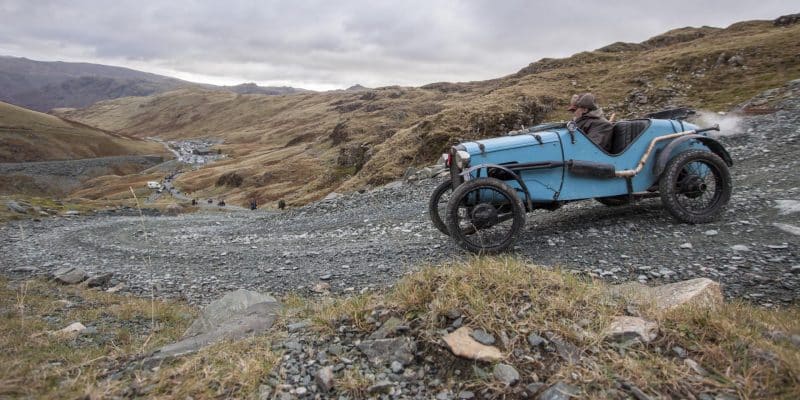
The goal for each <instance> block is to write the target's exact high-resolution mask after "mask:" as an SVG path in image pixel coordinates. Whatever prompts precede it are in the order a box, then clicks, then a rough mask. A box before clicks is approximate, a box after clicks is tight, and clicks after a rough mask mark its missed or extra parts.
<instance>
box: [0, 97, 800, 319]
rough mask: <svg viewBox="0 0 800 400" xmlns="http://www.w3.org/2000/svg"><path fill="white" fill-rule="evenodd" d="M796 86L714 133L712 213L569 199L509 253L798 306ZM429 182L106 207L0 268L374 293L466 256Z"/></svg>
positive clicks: (14, 249) (61, 224) (25, 231)
mask: <svg viewBox="0 0 800 400" xmlns="http://www.w3.org/2000/svg"><path fill="white" fill-rule="evenodd" d="M795 86H796V89H795V91H794V92H793V93H794V94H793V95H792V97H790V98H788V99H786V100H784V101H783V102H782V103H781V104H780V105H779V108H782V109H783V110H782V111H778V112H776V113H774V114H767V115H760V116H750V117H746V118H745V119H744V120H743V122H742V125H741V127H742V131H743V132H747V133H745V134H742V135H738V136H732V137H726V138H723V139H722V140H723V142H724V143H725V145H726V146H727V147H728V149H729V150H730V152H731V153H732V155H733V158H734V160H735V163H736V164H735V165H734V167H733V169H732V173H733V176H734V195H733V198H732V200H731V204H730V206H729V208H728V210H727V211H726V213H725V214H724V216H723V218H722V219H721V220H720V221H718V222H715V223H711V224H705V225H686V224H681V223H678V222H676V221H674V220H673V219H672V218H671V217H670V216H669V215H668V214H667V213H666V211H665V210H664V209H663V208H662V206H661V203H660V201H659V200H658V199H652V200H646V201H643V202H640V203H637V204H635V205H631V206H623V207H618V208H609V207H606V206H603V205H601V204H599V203H596V202H592V201H588V202H581V203H573V204H569V205H567V206H565V207H563V208H561V209H559V210H558V211H556V212H546V211H537V212H534V213H531V214H529V215H528V222H527V225H526V228H525V232H524V235H523V237H522V238H521V240H520V241H519V242H518V245H517V247H516V249H515V252H516V253H518V254H520V255H521V256H523V257H526V258H529V259H530V260H531V261H532V262H535V263H538V264H542V265H547V266H561V267H563V268H565V269H567V270H574V271H575V272H577V273H582V274H583V273H586V274H591V275H594V276H597V277H601V278H602V279H605V280H608V281H612V282H620V281H626V280H642V281H646V282H649V283H655V282H669V281H674V280H681V279H687V278H692V277H700V276H705V277H709V278H711V279H715V280H719V281H721V282H722V283H723V284H724V287H725V292H726V294H727V295H728V296H729V297H743V298H745V299H749V300H751V301H754V302H758V303H760V304H765V305H779V304H787V303H798V300H800V292H798V288H800V236H798V234H800V228H797V227H798V226H800V205H798V203H797V201H798V200H800V174H798V172H797V171H800V161H799V160H800V113H798V111H800V83H798V84H797V85H795ZM435 184H436V182H435V181H433V180H426V181H422V182H418V183H413V184H405V185H404V186H402V187H400V188H381V189H378V190H375V191H373V192H368V193H365V194H358V193H354V194H350V195H346V196H343V197H341V198H339V199H336V200H333V201H328V202H321V203H315V204H311V205H309V206H306V207H303V208H299V209H295V210H292V211H288V212H280V213H279V212H269V211H261V210H259V211H255V212H251V211H239V212H227V213H218V212H201V213H196V214H191V215H182V216H176V217H145V219H144V229H143V228H142V226H141V223H140V220H139V218H138V217H133V216H117V215H110V214H102V215H95V216H89V217H77V218H73V219H68V218H57V219H48V220H44V221H41V222H33V221H29V222H21V223H17V222H14V223H10V224H6V225H4V226H2V227H0V237H1V238H2V239H0V257H2V259H3V260H4V262H3V264H2V268H1V270H2V271H3V272H4V273H6V274H28V273H31V272H11V271H12V270H14V269H18V268H22V269H24V268H26V267H36V268H37V271H36V272H34V273H46V272H51V271H53V270H55V269H57V268H59V267H62V266H78V267H83V268H85V269H87V270H88V271H90V272H104V271H112V272H114V273H115V275H114V276H115V279H116V280H118V281H121V282H124V283H125V284H126V285H127V287H128V289H127V290H130V291H132V292H135V293H143V292H145V291H146V290H147V288H148V287H149V285H148V284H149V282H150V280H151V276H152V281H153V283H155V284H156V286H157V287H158V288H159V291H160V292H161V293H162V294H164V295H167V296H185V297H187V298H188V299H189V300H190V301H192V302H197V303H205V302H207V301H209V300H211V299H213V298H215V297H218V296H219V294H220V293H222V292H226V291H228V290H230V289H234V288H248V289H254V290H261V291H266V292H271V293H287V292H293V291H301V292H306V291H309V290H310V288H311V287H312V286H313V285H315V284H316V283H318V282H320V280H326V281H328V282H329V283H330V284H331V287H332V290H333V291H336V292H341V291H360V290H362V289H364V288H367V287H371V288H375V287H382V286H385V285H390V284H392V283H393V282H395V281H396V280H397V278H398V277H400V276H401V275H403V274H404V273H406V272H407V271H409V270H411V269H413V268H414V267H415V266H417V265H419V264H420V263H426V262H441V261H446V260H451V259H457V258H461V257H463V254H464V253H463V252H462V251H461V250H460V249H458V248H456V247H455V245H453V244H452V242H451V241H450V240H449V238H447V237H445V236H443V235H441V234H440V233H439V232H438V231H436V230H435V229H434V228H433V227H432V226H431V224H430V223H429V222H428V217H427V213H426V203H427V197H428V194H429V193H430V191H431V190H432V189H433V187H434V185H435ZM793 229H795V230H796V231H794V233H792V231H793ZM145 232H147V233H145ZM734 246H736V247H734ZM148 259H149V260H150V261H149V262H148V261H147V260H148Z"/></svg>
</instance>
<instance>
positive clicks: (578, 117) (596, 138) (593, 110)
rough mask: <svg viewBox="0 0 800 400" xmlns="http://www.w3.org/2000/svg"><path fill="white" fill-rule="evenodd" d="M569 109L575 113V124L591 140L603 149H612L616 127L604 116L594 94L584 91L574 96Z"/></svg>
mask: <svg viewBox="0 0 800 400" xmlns="http://www.w3.org/2000/svg"><path fill="white" fill-rule="evenodd" d="M568 110H569V111H572V112H573V113H574V116H575V118H574V121H575V124H576V125H578V129H580V130H581V132H583V133H584V134H585V135H586V137H588V138H589V140H591V141H592V142H594V143H595V144H596V145H597V146H599V147H601V148H602V149H603V150H606V151H609V150H610V149H611V132H612V130H613V129H614V127H613V125H611V123H610V122H608V120H606V119H605V118H603V112H602V110H600V109H599V108H598V107H597V103H596V102H595V98H594V95H592V94H591V93H584V94H583V95H580V96H579V95H574V96H572V99H571V101H570V105H569V108H568Z"/></svg>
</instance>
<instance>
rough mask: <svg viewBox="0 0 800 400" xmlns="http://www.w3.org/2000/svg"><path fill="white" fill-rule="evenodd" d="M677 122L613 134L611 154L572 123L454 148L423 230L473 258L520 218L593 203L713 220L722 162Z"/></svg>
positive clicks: (725, 172)
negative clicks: (651, 207)
mask: <svg viewBox="0 0 800 400" xmlns="http://www.w3.org/2000/svg"><path fill="white" fill-rule="evenodd" d="M712 130H717V131H718V130H719V127H718V126H714V127H711V128H706V129H700V128H699V127H698V126H696V125H693V124H691V123H688V122H685V121H683V120H680V119H653V118H649V119H637V120H630V121H620V122H617V123H616V124H615V125H614V130H613V137H612V142H611V149H609V150H606V149H602V148H600V147H598V146H597V145H595V144H594V142H592V141H591V140H589V139H588V138H587V137H586V136H585V135H584V134H583V133H582V132H581V131H580V130H579V129H577V127H576V126H575V124H574V123H572V122H569V123H557V124H546V125H539V126H534V127H531V128H528V129H523V130H521V131H514V132H509V134H507V135H506V136H501V137H497V138H492V139H486V140H477V141H472V142H464V143H460V144H458V145H456V146H453V147H452V148H450V150H449V152H448V153H447V154H444V155H443V161H444V162H445V164H446V165H447V166H448V167H449V168H450V179H448V180H447V181H445V182H442V183H441V184H440V185H439V186H438V187H437V188H436V189H435V190H434V192H433V194H432V195H431V198H430V202H429V213H430V217H431V220H432V221H433V224H434V225H435V226H436V228H437V229H439V230H440V231H441V232H442V233H444V234H446V235H449V236H450V237H452V238H453V240H455V241H456V243H458V245H459V246H461V247H462V248H464V249H466V250H469V251H472V252H478V253H494V252H500V251H503V250H505V249H507V248H508V247H509V246H511V245H512V244H513V243H514V242H515V240H516V238H517V236H518V235H519V233H520V231H521V230H522V228H523V226H524V225H525V214H526V212H528V211H532V210H535V209H548V210H554V209H556V208H558V207H559V206H561V205H562V204H564V203H567V202H571V201H576V200H586V199H596V200H597V201H599V202H601V203H603V204H605V205H608V206H618V205H623V204H628V203H631V202H633V201H634V200H636V199H640V198H646V197H655V196H660V197H661V199H662V202H663V204H664V206H665V208H666V209H667V210H668V211H669V212H670V213H671V214H672V215H673V216H674V217H675V218H677V219H678V220H680V221H684V222H688V223H692V224H696V223H705V222H709V221H712V220H714V219H716V218H717V217H718V216H719V215H720V214H721V212H722V211H723V209H724V207H725V205H726V204H727V203H728V200H729V199H730V196H731V176H730V171H729V169H728V167H729V166H731V165H733V162H732V160H731V157H730V155H729V154H728V152H727V151H726V150H725V148H724V147H723V146H722V144H720V143H719V142H718V141H717V140H715V139H714V138H712V137H710V136H708V133H709V131H712Z"/></svg>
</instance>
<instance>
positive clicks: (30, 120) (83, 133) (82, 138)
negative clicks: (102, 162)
mask: <svg viewBox="0 0 800 400" xmlns="http://www.w3.org/2000/svg"><path fill="white" fill-rule="evenodd" d="M163 153H165V149H164V147H163V146H162V145H160V144H157V143H153V142H147V141H144V140H142V139H137V138H131V137H127V136H124V135H120V134H116V133H112V132H106V131H102V130H99V129H96V128H92V127H89V126H86V125H83V124H81V123H77V122H73V121H68V120H64V119H62V118H59V117H55V116H52V115H48V114H42V113H40V112H36V111H31V110H27V109H24V108H22V107H17V106H14V105H11V104H7V103H3V102H0V163H8V162H28V161H50V160H70V159H80V158H93V157H107V156H123V155H135V154H163Z"/></svg>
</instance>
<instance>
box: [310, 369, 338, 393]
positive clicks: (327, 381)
mask: <svg viewBox="0 0 800 400" xmlns="http://www.w3.org/2000/svg"><path fill="white" fill-rule="evenodd" d="M314 381H315V382H316V383H317V387H318V388H319V389H320V391H322V392H323V393H325V392H330V391H331V389H333V386H334V381H333V367H323V368H320V369H319V371H317V374H316V375H315V376H314Z"/></svg>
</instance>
